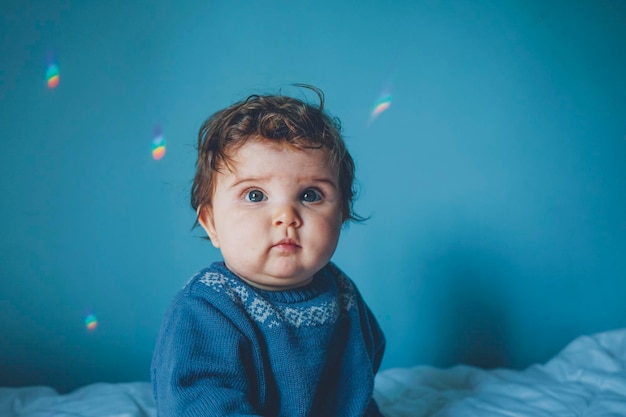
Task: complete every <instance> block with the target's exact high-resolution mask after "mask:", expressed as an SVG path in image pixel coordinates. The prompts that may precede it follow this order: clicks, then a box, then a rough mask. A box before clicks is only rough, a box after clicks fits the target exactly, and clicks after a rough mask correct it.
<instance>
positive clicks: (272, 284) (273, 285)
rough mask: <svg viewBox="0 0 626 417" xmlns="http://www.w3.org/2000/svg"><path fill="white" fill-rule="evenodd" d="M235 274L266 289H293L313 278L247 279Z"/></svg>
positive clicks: (255, 285) (257, 286) (253, 284)
mask: <svg viewBox="0 0 626 417" xmlns="http://www.w3.org/2000/svg"><path fill="white" fill-rule="evenodd" d="M237 275H238V276H239V278H241V279H242V280H244V281H245V282H247V283H248V284H249V285H251V286H253V287H256V288H260V289H262V290H266V291H285V290H293V289H295V288H300V287H304V286H305V285H307V284H309V283H310V282H311V281H312V280H313V276H310V277H308V278H292V277H285V278H283V277H268V276H264V277H260V276H255V277H254V278H252V279H249V278H245V277H243V276H241V275H239V274H237Z"/></svg>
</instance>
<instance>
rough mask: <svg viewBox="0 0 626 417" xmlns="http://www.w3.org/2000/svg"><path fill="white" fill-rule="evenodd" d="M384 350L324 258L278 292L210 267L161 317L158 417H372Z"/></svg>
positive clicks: (350, 288)
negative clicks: (303, 281)
mask: <svg viewBox="0 0 626 417" xmlns="http://www.w3.org/2000/svg"><path fill="white" fill-rule="evenodd" d="M384 346H385V341H384V336H383V333H382V331H381V329H380V327H379V326H378V323H377V322H376V319H375V318H374V316H373V315H372V313H371V311H370V310H369V308H368V307H367V305H366V304H365V302H364V301H363V299H362V298H361V295H360V294H359V292H358V290H357V289H356V287H355V286H354V284H353V283H352V281H351V280H350V279H349V278H347V277H346V276H345V275H344V274H343V273H342V272H341V271H340V270H339V269H338V268H337V267H336V266H335V265H333V264H332V263H329V264H328V265H327V266H326V267H324V268H323V269H322V270H321V271H320V272H318V273H317V274H316V275H315V277H314V279H313V281H311V283H309V284H308V285H306V286H304V287H301V288H297V289H293V290H285V291H265V290H261V289H258V288H255V287H252V286H250V285H248V284H246V283H245V282H244V281H242V280H241V279H240V278H238V277H237V276H236V275H234V274H233V273H232V272H230V271H229V270H228V269H227V268H226V267H225V265H224V264H223V263H214V264H213V265H211V267H209V268H207V269H204V270H202V271H200V272H199V273H197V274H196V275H195V276H194V277H193V278H192V279H191V280H190V281H189V282H188V283H187V284H186V285H185V287H184V288H183V289H182V290H181V291H180V292H179V293H178V294H177V296H176V297H175V299H174V301H173V302H172V305H171V306H170V308H169V310H168V311H167V313H166V315H165V318H164V320H163V324H162V327H161V331H160V334H159V337H158V340H157V344H156V348H155V351H154V356H153V360H152V386H153V390H154V396H155V400H156V404H157V411H158V415H159V417H182V416H188V417H209V416H220V417H223V416H264V417H273V416H281V417H300V416H311V417H352V416H355V417H356V416H381V414H380V412H379V411H378V407H377V406H376V403H375V401H374V400H373V399H372V391H373V387H374V375H375V373H376V372H377V371H378V368H379V366H380V362H381V359H382V356H383V350H384Z"/></svg>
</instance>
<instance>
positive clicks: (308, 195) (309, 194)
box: [300, 188, 322, 203]
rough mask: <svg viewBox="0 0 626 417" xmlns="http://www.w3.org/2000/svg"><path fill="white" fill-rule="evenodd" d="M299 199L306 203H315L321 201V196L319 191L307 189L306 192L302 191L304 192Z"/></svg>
mask: <svg viewBox="0 0 626 417" xmlns="http://www.w3.org/2000/svg"><path fill="white" fill-rule="evenodd" d="M300 199H301V200H302V201H304V202H307V203H314V202H316V201H320V200H321V199H322V195H321V194H320V193H319V191H317V190H314V189H313V188H309V189H307V190H304V192H303V193H302V195H301V196H300Z"/></svg>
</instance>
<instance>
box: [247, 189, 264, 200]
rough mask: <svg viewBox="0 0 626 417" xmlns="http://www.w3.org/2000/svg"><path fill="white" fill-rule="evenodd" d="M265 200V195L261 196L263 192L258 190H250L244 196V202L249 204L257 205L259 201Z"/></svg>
mask: <svg viewBox="0 0 626 417" xmlns="http://www.w3.org/2000/svg"><path fill="white" fill-rule="evenodd" d="M265 199H266V197H265V194H263V191H260V190H250V191H248V193H247V194H246V201H249V202H251V203H258V202H259V201H263V200H265Z"/></svg>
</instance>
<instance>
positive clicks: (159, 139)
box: [152, 127, 165, 161]
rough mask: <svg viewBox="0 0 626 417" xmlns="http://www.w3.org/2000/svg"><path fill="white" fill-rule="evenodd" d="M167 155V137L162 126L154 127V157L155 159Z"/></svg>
mask: <svg viewBox="0 0 626 417" xmlns="http://www.w3.org/2000/svg"><path fill="white" fill-rule="evenodd" d="M164 156H165V138H164V137H163V132H162V131H161V128H160V127H156V128H155V129H154V135H153V139H152V158H153V159H154V160H155V161H158V160H159V159H161V158H163V157H164Z"/></svg>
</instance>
